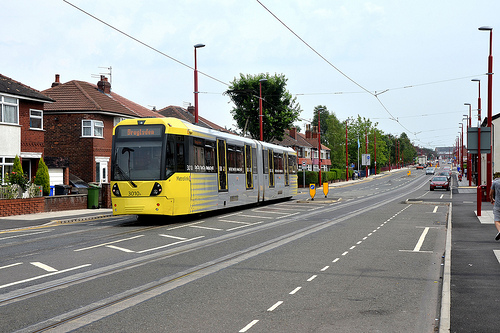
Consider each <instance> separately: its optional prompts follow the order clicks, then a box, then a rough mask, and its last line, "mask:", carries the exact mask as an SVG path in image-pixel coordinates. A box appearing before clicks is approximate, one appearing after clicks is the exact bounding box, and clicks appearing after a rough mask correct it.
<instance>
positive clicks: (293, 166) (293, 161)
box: [288, 155, 297, 175]
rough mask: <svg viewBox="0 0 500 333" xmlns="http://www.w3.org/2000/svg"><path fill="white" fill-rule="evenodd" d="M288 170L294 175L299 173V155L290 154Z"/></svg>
mask: <svg viewBox="0 0 500 333" xmlns="http://www.w3.org/2000/svg"><path fill="white" fill-rule="evenodd" d="M288 172H289V173H290V174H293V175H294V174H296V173H297V156H295V155H288Z"/></svg>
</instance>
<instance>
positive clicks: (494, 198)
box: [489, 178, 500, 240]
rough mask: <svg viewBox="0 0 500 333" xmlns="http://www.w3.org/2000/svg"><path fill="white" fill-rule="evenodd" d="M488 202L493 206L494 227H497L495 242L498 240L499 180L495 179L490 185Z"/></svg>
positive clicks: (499, 234)
mask: <svg viewBox="0 0 500 333" xmlns="http://www.w3.org/2000/svg"><path fill="white" fill-rule="evenodd" d="M489 195H490V202H491V203H492V204H493V216H494V219H495V227H497V232H498V233H497V235H496V237H495V240H500V179H499V178H496V179H495V180H494V181H493V182H492V183H491V189H490V193H489Z"/></svg>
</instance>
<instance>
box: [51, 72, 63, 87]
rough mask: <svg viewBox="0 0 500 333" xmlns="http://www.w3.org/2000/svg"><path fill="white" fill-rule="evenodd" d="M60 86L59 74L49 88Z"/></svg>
mask: <svg viewBox="0 0 500 333" xmlns="http://www.w3.org/2000/svg"><path fill="white" fill-rule="evenodd" d="M60 84H61V82H60V81H59V74H56V80H55V81H54V82H53V83H52V86H51V87H55V86H58V85H60Z"/></svg>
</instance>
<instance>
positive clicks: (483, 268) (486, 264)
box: [450, 178, 500, 332]
mask: <svg viewBox="0 0 500 333" xmlns="http://www.w3.org/2000/svg"><path fill="white" fill-rule="evenodd" d="M468 185H469V182H468V180H466V179H465V178H464V179H463V180H462V182H459V187H458V190H454V191H453V199H452V205H453V206H452V208H453V209H452V218H451V224H452V237H451V245H452V248H451V322H450V332H496V331H498V327H497V326H498V313H499V311H500V283H499V276H500V242H497V241H495V240H494V238H495V236H496V234H497V231H496V228H495V226H494V221H493V210H492V209H493V206H492V205H491V203H489V202H483V203H482V205H481V211H482V214H481V216H477V215H476V214H477V211H476V210H477V201H476V198H477V190H476V187H475V186H472V187H469V186H468Z"/></svg>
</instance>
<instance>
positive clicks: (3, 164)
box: [0, 157, 14, 184]
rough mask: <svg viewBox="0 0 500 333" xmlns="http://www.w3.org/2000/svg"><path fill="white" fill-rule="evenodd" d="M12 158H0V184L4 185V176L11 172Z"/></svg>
mask: <svg viewBox="0 0 500 333" xmlns="http://www.w3.org/2000/svg"><path fill="white" fill-rule="evenodd" d="M13 165H14V158H9V157H0V184H5V174H6V173H9V172H12V168H13Z"/></svg>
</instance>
